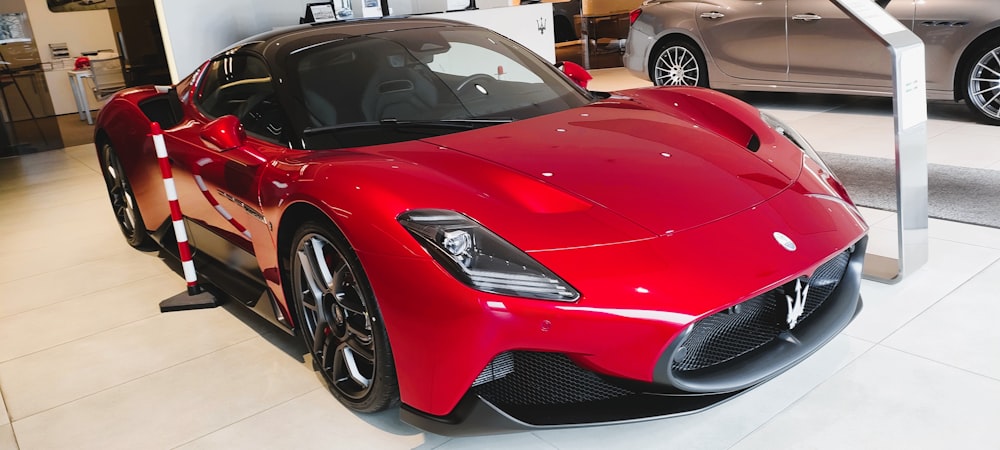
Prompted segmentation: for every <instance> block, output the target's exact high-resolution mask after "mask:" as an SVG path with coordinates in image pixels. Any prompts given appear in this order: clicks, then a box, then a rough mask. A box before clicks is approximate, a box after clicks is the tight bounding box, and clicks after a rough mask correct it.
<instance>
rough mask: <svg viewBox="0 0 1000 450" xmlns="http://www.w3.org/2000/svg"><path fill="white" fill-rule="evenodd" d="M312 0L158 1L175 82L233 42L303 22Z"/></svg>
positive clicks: (162, 29) (158, 12)
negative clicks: (308, 4)
mask: <svg viewBox="0 0 1000 450" xmlns="http://www.w3.org/2000/svg"><path fill="white" fill-rule="evenodd" d="M307 3H309V0H280V1H275V0H156V12H157V15H158V16H159V18H160V30H161V32H162V33H163V41H164V46H165V47H166V51H167V63H168V65H169V66H170V76H171V78H173V80H174V82H177V81H179V80H180V79H181V78H183V77H185V76H187V75H188V74H189V73H191V72H192V71H194V69H197V68H198V65H200V64H201V63H202V62H204V61H205V60H207V59H208V58H210V57H212V56H213V55H215V54H216V53H218V52H219V51H221V50H224V49H225V48H226V47H228V46H229V45H230V44H233V43H235V42H237V41H240V40H242V39H244V38H246V37H249V36H252V35H254V34H257V33H261V32H264V31H267V30H270V29H272V28H275V27H283V26H289V25H295V24H298V23H299V17H301V16H302V15H303V14H304V13H305V10H306V4H307Z"/></svg>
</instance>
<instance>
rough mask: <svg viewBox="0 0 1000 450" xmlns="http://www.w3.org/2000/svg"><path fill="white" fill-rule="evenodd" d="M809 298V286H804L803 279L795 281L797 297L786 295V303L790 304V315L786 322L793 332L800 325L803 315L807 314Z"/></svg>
mask: <svg viewBox="0 0 1000 450" xmlns="http://www.w3.org/2000/svg"><path fill="white" fill-rule="evenodd" d="M807 297H809V284H805V285H804V286H803V283H802V279H801V278H799V279H797V280H795V297H792V296H791V295H788V294H785V301H786V302H787V303H788V309H787V311H788V315H787V317H785V321H786V322H787V323H788V329H789V330H791V329H793V328H795V326H796V325H798V324H799V319H800V318H801V317H802V313H804V312H806V298H807Z"/></svg>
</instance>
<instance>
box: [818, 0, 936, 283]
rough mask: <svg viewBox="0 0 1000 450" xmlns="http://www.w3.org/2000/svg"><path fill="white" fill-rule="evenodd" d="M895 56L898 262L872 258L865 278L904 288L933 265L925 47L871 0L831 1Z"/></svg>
mask: <svg viewBox="0 0 1000 450" xmlns="http://www.w3.org/2000/svg"><path fill="white" fill-rule="evenodd" d="M830 1H832V2H833V3H834V4H835V5H836V6H837V7H839V8H840V9H841V10H843V11H844V12H845V13H846V14H847V15H848V16H850V17H851V18H853V19H854V20H855V21H856V22H858V23H860V24H861V25H862V26H864V27H865V28H866V29H868V30H869V31H870V32H871V33H872V34H873V35H874V36H875V37H876V38H877V39H878V40H879V41H881V42H882V43H883V44H885V46H886V47H887V48H888V49H889V53H890V54H891V55H892V88H893V101H892V106H893V113H894V114H893V122H894V126H895V131H896V152H895V153H896V211H897V214H896V216H897V221H898V223H897V244H898V249H899V252H898V256H899V257H898V259H894V258H889V257H885V256H879V255H872V254H869V255H867V256H866V257H865V267H864V272H863V273H864V277H865V278H866V279H869V280H873V281H879V282H884V283H892V284H894V283H898V282H899V281H900V280H902V279H903V278H904V277H906V276H908V275H910V274H912V273H913V272H914V271H916V270H917V269H919V268H920V267H922V266H923V265H924V264H925V263H927V258H928V241H927V80H926V77H927V72H926V69H925V56H924V42H923V41H921V40H920V38H919V37H917V35H916V34H914V33H913V32H912V31H910V30H909V29H908V28H906V27H905V26H903V25H902V24H901V23H899V21H897V20H896V19H895V18H893V17H892V16H891V15H889V13H887V12H886V11H885V10H884V9H882V8H881V7H879V6H878V4H877V3H875V2H873V1H871V0H830Z"/></svg>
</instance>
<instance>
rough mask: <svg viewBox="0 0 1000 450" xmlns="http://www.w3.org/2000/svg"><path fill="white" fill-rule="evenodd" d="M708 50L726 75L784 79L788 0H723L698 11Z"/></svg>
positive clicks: (758, 78) (700, 31)
mask: <svg viewBox="0 0 1000 450" xmlns="http://www.w3.org/2000/svg"><path fill="white" fill-rule="evenodd" d="M695 20H696V21H697V24H698V31H699V33H700V34H701V38H702V40H704V42H705V46H706V48H707V53H710V54H711V57H712V59H713V60H714V61H715V64H716V65H717V66H718V67H719V69H720V70H721V71H722V72H724V73H725V74H726V75H729V76H731V77H736V78H743V79H751V80H770V81H783V80H785V79H786V74H787V71H788V55H787V51H786V48H785V0H721V1H717V2H712V3H711V4H709V3H702V4H699V6H698V9H697V11H696V13H695Z"/></svg>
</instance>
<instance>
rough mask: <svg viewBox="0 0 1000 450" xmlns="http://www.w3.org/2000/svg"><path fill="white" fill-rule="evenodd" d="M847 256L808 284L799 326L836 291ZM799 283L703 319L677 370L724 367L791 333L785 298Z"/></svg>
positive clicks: (680, 354)
mask: <svg viewBox="0 0 1000 450" xmlns="http://www.w3.org/2000/svg"><path fill="white" fill-rule="evenodd" d="M850 256H851V255H850V253H849V252H843V253H841V254H839V255H837V256H836V257H834V258H833V259H831V260H830V261H827V262H826V263H824V264H823V265H821V266H820V267H819V268H817V269H816V271H815V273H813V276H812V277H811V278H809V279H808V280H807V283H808V286H809V294H808V296H806V303H805V307H804V310H803V313H802V315H801V316H800V317H799V319H798V320H799V323H804V322H805V321H806V319H808V317H809V315H810V314H812V313H813V312H814V311H816V310H817V309H818V308H819V307H820V306H821V305H822V304H823V302H825V301H826V299H827V298H828V297H829V296H830V294H831V293H833V291H834V289H836V287H837V284H838V283H839V282H840V279H841V278H842V277H843V276H844V272H845V270H846V269H847V262H848V260H849V259H850ZM795 286H796V282H795V281H793V282H791V283H788V284H785V285H784V286H781V287H779V288H777V289H774V290H771V291H769V292H767V293H764V294H762V295H759V296H757V297H754V298H752V299H750V300H747V301H745V302H743V303H741V304H739V305H738V306H737V307H734V308H730V309H728V310H725V311H721V312H718V313H716V314H713V315H711V316H709V317H706V318H705V319H702V320H701V321H699V322H698V323H697V324H695V326H694V328H693V329H692V330H691V333H690V334H689V335H688V336H687V338H686V339H685V340H684V342H683V344H681V345H680V346H679V347H678V349H677V351H676V352H675V355H674V361H673V363H672V367H673V370H675V371H679V372H686V371H692V370H699V369H704V368H706V367H711V366H714V365H717V364H722V363H724V362H726V361H730V360H732V359H734V358H738V357H740V356H742V355H745V354H747V353H750V352H752V351H753V350H755V349H757V348H760V347H761V346H763V345H765V344H767V343H769V342H771V341H773V340H774V339H775V338H777V337H778V335H779V334H781V333H782V332H783V331H785V330H787V329H788V324H787V321H786V320H787V319H786V315H787V312H786V311H787V308H788V307H787V302H786V300H785V295H786V294H787V295H795Z"/></svg>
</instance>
